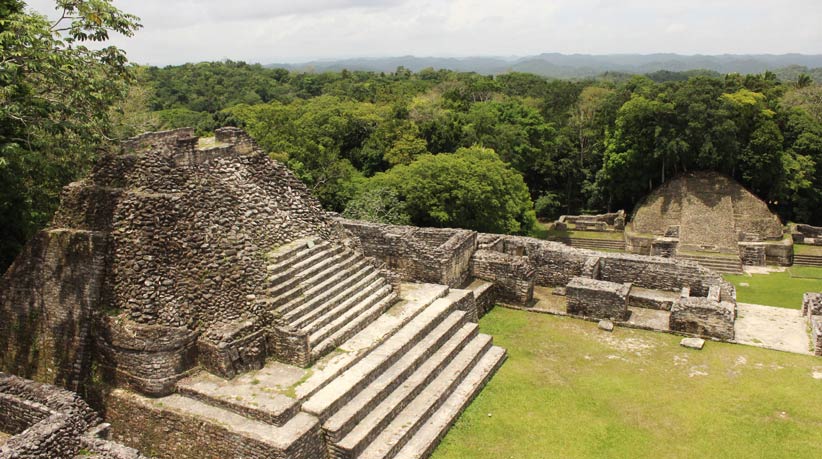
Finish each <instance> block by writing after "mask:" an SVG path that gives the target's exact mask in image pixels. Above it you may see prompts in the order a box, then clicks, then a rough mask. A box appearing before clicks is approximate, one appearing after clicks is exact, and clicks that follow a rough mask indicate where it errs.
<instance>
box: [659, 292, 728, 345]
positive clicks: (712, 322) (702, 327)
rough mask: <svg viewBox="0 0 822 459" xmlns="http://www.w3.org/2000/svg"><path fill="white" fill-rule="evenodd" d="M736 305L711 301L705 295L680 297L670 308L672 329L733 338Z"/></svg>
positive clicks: (713, 336)
mask: <svg viewBox="0 0 822 459" xmlns="http://www.w3.org/2000/svg"><path fill="white" fill-rule="evenodd" d="M735 319H736V306H735V304H734V303H731V302H728V301H721V302H720V301H711V300H709V299H708V298H705V297H689V298H680V300H679V301H677V302H676V303H674V305H673V307H672V308H671V317H670V322H669V323H670V328H671V330H673V331H678V332H684V333H690V334H693V335H699V336H706V337H709V338H719V339H724V340H731V339H733V338H734V320H735Z"/></svg>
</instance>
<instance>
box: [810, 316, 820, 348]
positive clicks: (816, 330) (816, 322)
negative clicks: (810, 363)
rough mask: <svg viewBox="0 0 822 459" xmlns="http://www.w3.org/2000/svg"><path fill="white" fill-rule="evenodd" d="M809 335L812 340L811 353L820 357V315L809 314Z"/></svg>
mask: <svg viewBox="0 0 822 459" xmlns="http://www.w3.org/2000/svg"><path fill="white" fill-rule="evenodd" d="M810 323H811V337H812V340H813V353H814V355H818V356H820V357H822V315H819V316H811V317H810Z"/></svg>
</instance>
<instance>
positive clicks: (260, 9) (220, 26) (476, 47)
mask: <svg viewBox="0 0 822 459" xmlns="http://www.w3.org/2000/svg"><path fill="white" fill-rule="evenodd" d="M28 3H29V4H30V5H31V6H32V7H34V8H36V9H38V10H40V11H49V10H50V9H51V5H53V1H51V0H31V1H29V2H28ZM115 5H117V6H118V7H119V8H121V9H123V10H124V11H128V12H130V13H134V14H136V15H138V16H140V17H141V19H142V23H143V24H144V26H145V27H144V29H142V30H141V31H139V32H138V34H137V35H136V36H135V37H132V38H129V39H120V38H118V39H115V43H116V44H118V45H121V46H123V47H124V48H125V49H126V50H127V51H128V52H129V56H130V58H131V59H132V60H133V61H136V62H141V63H151V64H167V63H181V62H187V61H199V60H215V59H223V58H231V59H238V60H239V59H242V60H247V61H254V62H263V63H269V62H295V61H302V60H308V59H316V58H340V57H362V56H398V55H406V54H414V55H420V56H465V55H471V56H478V55H528V54H538V53H542V52H563V53H594V54H606V53H653V52H676V53H682V54H721V53H787V52H801V53H808V54H815V53H822V27H820V25H822V24H821V23H822V19H820V18H822V2H819V1H818V0H783V1H781V2H774V1H771V0H713V1H711V0H666V1H659V0H622V1H619V2H617V1H609V0H553V1H545V0H508V1H499V0H448V1H446V0H299V1H296V0H287V1H282V0H276V1H255V0H232V1H229V2H225V1H215V0H200V1H194V0H164V1H160V0H119V1H116V2H115Z"/></svg>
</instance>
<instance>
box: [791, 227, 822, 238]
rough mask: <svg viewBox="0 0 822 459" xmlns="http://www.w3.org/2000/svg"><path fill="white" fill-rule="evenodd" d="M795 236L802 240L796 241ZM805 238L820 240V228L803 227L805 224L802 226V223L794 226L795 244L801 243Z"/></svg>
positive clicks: (821, 233) (821, 231) (821, 234)
mask: <svg viewBox="0 0 822 459" xmlns="http://www.w3.org/2000/svg"><path fill="white" fill-rule="evenodd" d="M797 234H798V235H799V239H802V240H799V241H796V239H797V236H796V235H797ZM805 238H810V239H822V226H811V225H805V224H802V223H800V224H798V225H796V226H795V227H794V240H795V242H800V243H802V242H804V239H805ZM820 242H822V241H820Z"/></svg>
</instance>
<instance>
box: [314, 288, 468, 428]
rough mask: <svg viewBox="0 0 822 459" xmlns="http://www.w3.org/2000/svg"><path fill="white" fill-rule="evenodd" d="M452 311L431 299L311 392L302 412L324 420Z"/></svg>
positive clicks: (448, 305) (443, 302) (440, 300)
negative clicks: (369, 349)
mask: <svg viewBox="0 0 822 459" xmlns="http://www.w3.org/2000/svg"><path fill="white" fill-rule="evenodd" d="M455 309H456V305H455V304H454V302H453V301H451V300H449V299H448V297H447V296H446V297H445V298H438V299H436V300H434V301H433V302H432V303H431V304H430V305H429V306H427V307H426V308H425V309H423V310H422V311H420V312H419V313H417V314H416V315H415V316H414V317H413V318H412V319H411V320H409V321H408V322H406V323H405V324H404V325H403V326H402V327H401V328H400V329H399V330H397V331H396V332H395V333H394V334H393V335H391V337H389V338H388V339H386V340H385V341H383V342H382V343H381V344H380V345H379V346H377V347H376V348H374V349H372V350H371V351H370V352H368V354H366V355H365V356H364V357H363V358H361V359H360V360H358V361H357V362H356V363H354V364H353V365H351V366H350V367H349V368H347V369H346V370H345V372H343V373H342V374H341V375H339V376H338V377H337V378H336V379H335V380H334V384H328V385H324V386H323V387H322V388H321V389H319V390H316V392H313V395H311V396H310V397H308V398H307V399H306V400H305V401H304V402H303V410H304V411H306V412H308V413H312V414H314V415H316V416H317V417H319V418H320V419H322V420H323V421H325V420H326V419H328V417H329V416H331V414H332V413H333V412H335V411H336V410H338V409H339V408H340V407H342V406H343V405H345V404H346V403H347V402H348V401H349V400H351V399H352V398H353V397H354V396H356V394H358V393H359V392H360V391H361V390H362V389H363V387H365V385H367V383H368V382H369V381H371V380H372V379H374V378H376V377H377V376H378V375H380V374H381V373H382V372H383V371H384V370H385V369H386V368H388V367H389V366H391V365H392V364H393V363H394V362H395V361H396V360H397V359H398V358H400V357H401V356H402V354H404V353H405V352H406V351H407V350H408V349H410V348H411V347H412V346H414V345H415V344H416V343H417V342H418V341H419V340H420V339H421V338H422V337H423V336H425V335H427V334H428V333H429V332H430V331H431V330H433V329H434V327H436V326H437V325H438V324H439V323H440V322H441V321H442V320H443V319H444V318H445V317H447V316H448V315H449V314H451V312H453V311H454V310H455Z"/></svg>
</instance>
